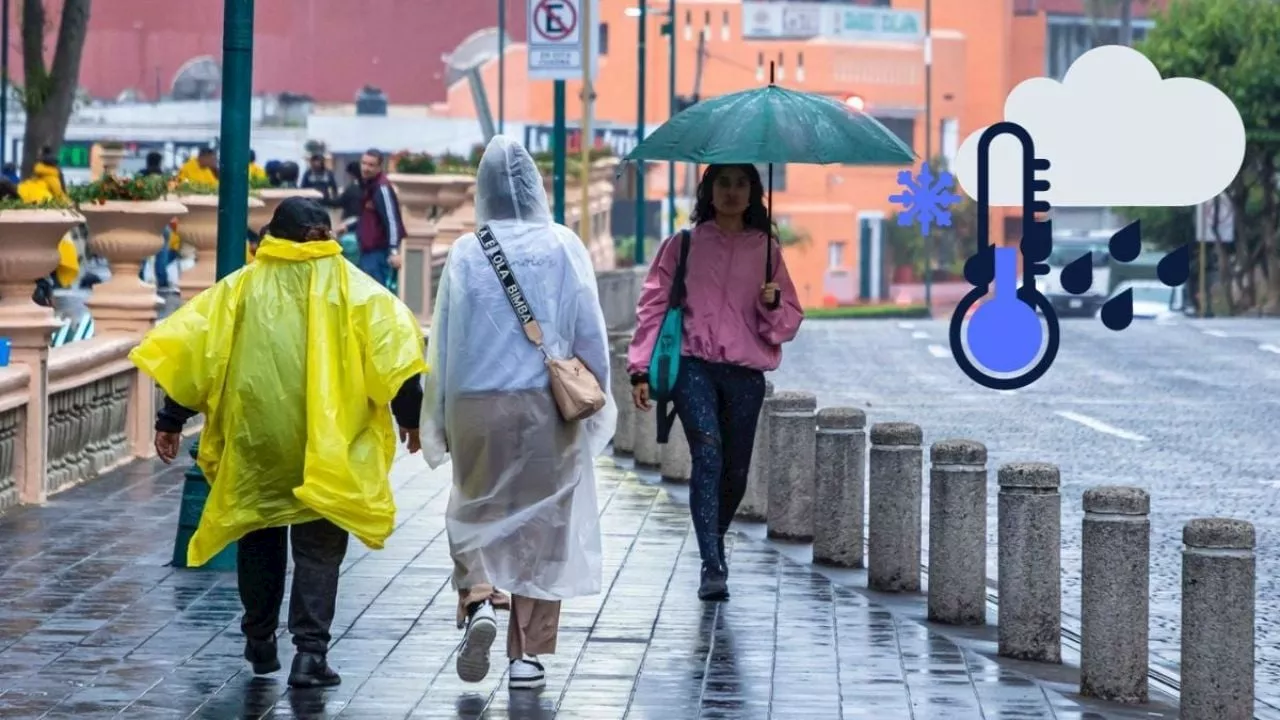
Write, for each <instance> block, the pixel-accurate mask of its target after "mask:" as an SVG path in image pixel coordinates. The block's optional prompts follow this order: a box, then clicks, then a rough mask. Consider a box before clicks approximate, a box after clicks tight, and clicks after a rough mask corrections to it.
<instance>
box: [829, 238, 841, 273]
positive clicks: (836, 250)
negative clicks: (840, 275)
mask: <svg viewBox="0 0 1280 720" xmlns="http://www.w3.org/2000/svg"><path fill="white" fill-rule="evenodd" d="M844 248H845V242H844V241H843V240H832V241H831V242H829V243H827V269H828V270H842V269H844V266H845V265H844V262H845V258H844Z"/></svg>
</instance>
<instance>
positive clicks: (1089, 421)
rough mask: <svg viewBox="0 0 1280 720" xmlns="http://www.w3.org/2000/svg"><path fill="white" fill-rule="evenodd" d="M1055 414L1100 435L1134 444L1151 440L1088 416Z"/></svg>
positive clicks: (1067, 412)
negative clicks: (1130, 441) (1103, 434)
mask: <svg viewBox="0 0 1280 720" xmlns="http://www.w3.org/2000/svg"><path fill="white" fill-rule="evenodd" d="M1055 414H1057V415H1058V416H1059V417H1064V418H1066V419H1068V420H1071V421H1072V422H1078V423H1080V424H1081V425H1083V426H1085V427H1087V428H1089V429H1090V430H1097V431H1098V432H1100V433H1106V434H1108V435H1114V436H1116V437H1118V438H1121V439H1123V440H1132V441H1133V442H1147V441H1148V440H1150V438H1148V437H1146V436H1144V435H1139V434H1137V433H1131V432H1129V431H1128V430H1121V429H1120V428H1118V427H1116V426H1114V425H1108V424H1106V423H1104V422H1102V421H1101V420H1098V419H1096V418H1091V417H1089V416H1088V415H1081V414H1080V413H1076V412H1071V411H1070V410H1059V411H1057V413H1055Z"/></svg>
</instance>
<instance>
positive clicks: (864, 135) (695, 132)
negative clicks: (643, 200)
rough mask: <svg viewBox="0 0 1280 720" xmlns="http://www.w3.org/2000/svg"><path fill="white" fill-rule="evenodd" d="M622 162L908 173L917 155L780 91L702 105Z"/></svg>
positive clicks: (818, 102) (869, 122) (845, 110)
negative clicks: (902, 168)
mask: <svg viewBox="0 0 1280 720" xmlns="http://www.w3.org/2000/svg"><path fill="white" fill-rule="evenodd" d="M626 159H627V160H668V161H677V162H691V163H699V164H703V165H724V164H737V163H775V164H785V163H799V164H808V165H827V164H833V163H841V164H845V165H912V164H914V163H915V154H914V153H912V152H911V148H909V147H907V145H906V144H905V143H903V142H902V141H901V140H899V139H898V136H897V135H894V134H893V132H891V131H890V130H889V129H888V128H886V127H885V126H884V125H881V124H880V123H879V122H877V121H876V119H875V118H873V117H871V116H870V115H867V114H865V113H862V112H859V111H857V110H855V109H853V108H851V107H849V106H848V105H845V104H844V103H841V102H837V101H836V100H833V99H831V98H828V97H824V96H822V95H811V94H809V93H803V92H796V91H795V90H788V89H786V88H781V87H778V86H777V85H769V86H767V87H763V88H757V89H754V90H744V91H742V92H736V93H733V94H731V95H722V96H720V97H717V98H711V99H709V100H704V101H703V102H700V103H698V104H697V105H694V106H693V107H691V108H689V109H687V110H685V111H683V112H681V113H679V114H677V115H676V116H675V117H673V118H671V119H670V120H668V121H667V122H665V123H663V124H662V126H661V127H659V128H658V129H657V130H654V131H653V134H652V135H650V136H649V137H647V138H645V139H644V140H643V141H642V142H641V143H640V144H639V145H637V146H636V149H635V150H632V151H631V153H630V154H629V155H627V158H626Z"/></svg>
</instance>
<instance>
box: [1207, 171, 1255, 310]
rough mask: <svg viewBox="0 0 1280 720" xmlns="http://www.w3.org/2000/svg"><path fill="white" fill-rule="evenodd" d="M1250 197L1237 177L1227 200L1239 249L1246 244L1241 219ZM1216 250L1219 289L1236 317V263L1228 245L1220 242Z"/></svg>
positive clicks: (1228, 190)
mask: <svg viewBox="0 0 1280 720" xmlns="http://www.w3.org/2000/svg"><path fill="white" fill-rule="evenodd" d="M1248 195H1249V191H1248V190H1247V189H1245V187H1244V183H1243V182H1241V180H1240V177H1239V176H1236V179H1235V181H1233V182H1232V183H1231V186H1230V187H1228V188H1227V199H1228V201H1229V202H1230V203H1231V218H1232V223H1233V225H1234V227H1233V228H1232V237H1233V238H1235V241H1236V243H1235V245H1236V248H1237V249H1239V248H1240V247H1242V246H1243V244H1244V243H1243V239H1242V238H1241V229H1242V228H1241V227H1240V226H1241V222H1240V219H1241V218H1243V217H1244V209H1245V203H1246V202H1247V201H1248ZM1214 249H1215V250H1216V251H1217V255H1218V273H1217V276H1218V277H1217V280H1218V283H1217V284H1218V289H1219V291H1220V292H1221V293H1222V301H1223V305H1224V307H1225V308H1226V309H1227V312H1229V313H1231V314H1233V315H1234V314H1235V313H1236V311H1237V310H1238V308H1237V307H1236V293H1235V283H1236V273H1235V267H1234V263H1233V262H1232V259H1231V256H1230V255H1228V254H1227V244H1226V243H1224V242H1222V241H1221V240H1219V241H1218V242H1215V243H1214Z"/></svg>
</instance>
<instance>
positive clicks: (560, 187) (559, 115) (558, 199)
mask: <svg viewBox="0 0 1280 720" xmlns="http://www.w3.org/2000/svg"><path fill="white" fill-rule="evenodd" d="M553 85H554V87H555V99H554V103H555V113H556V115H555V126H554V128H553V129H552V131H551V149H552V153H551V154H552V165H551V203H552V206H553V207H554V210H555V220H556V222H558V223H560V224H561V225H563V224H564V161H565V153H566V152H567V150H568V149H567V148H566V147H565V134H566V133H565V129H564V81H563V80H556V81H554V82H553Z"/></svg>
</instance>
